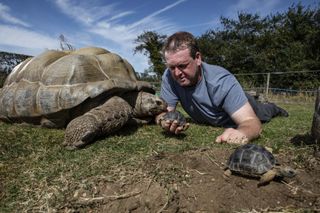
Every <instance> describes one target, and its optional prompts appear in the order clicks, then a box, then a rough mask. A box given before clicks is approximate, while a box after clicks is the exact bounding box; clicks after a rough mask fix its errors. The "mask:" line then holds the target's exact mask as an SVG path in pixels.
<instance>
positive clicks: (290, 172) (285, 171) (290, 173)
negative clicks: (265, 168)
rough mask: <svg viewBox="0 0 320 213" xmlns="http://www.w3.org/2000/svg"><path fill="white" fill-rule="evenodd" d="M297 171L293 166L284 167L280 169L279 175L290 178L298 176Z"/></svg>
mask: <svg viewBox="0 0 320 213" xmlns="http://www.w3.org/2000/svg"><path fill="white" fill-rule="evenodd" d="M296 174H297V172H296V171H295V170H294V169H293V168H291V167H288V166H286V167H283V168H280V169H279V174H278V175H279V176H281V177H288V178H292V177H294V176H296Z"/></svg>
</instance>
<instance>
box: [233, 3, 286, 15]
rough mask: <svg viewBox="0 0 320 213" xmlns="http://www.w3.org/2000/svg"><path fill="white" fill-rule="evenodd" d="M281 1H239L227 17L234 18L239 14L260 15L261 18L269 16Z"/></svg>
mask: <svg viewBox="0 0 320 213" xmlns="http://www.w3.org/2000/svg"><path fill="white" fill-rule="evenodd" d="M280 1H281V0H239V1H238V2H237V3H236V4H234V5H232V6H231V7H230V8H229V9H228V12H227V16H229V17H234V16H236V15H237V13H238V12H250V13H258V14H259V15H261V16H265V15H269V14H270V13H271V12H272V11H274V9H275V8H276V7H277V5H278V4H279V3H280Z"/></svg>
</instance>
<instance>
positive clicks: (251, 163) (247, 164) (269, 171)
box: [224, 144, 296, 186]
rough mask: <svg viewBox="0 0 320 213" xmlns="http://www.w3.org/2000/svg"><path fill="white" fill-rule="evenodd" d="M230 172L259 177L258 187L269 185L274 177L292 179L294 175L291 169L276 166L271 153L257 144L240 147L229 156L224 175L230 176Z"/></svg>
mask: <svg viewBox="0 0 320 213" xmlns="http://www.w3.org/2000/svg"><path fill="white" fill-rule="evenodd" d="M232 172H235V173H239V174H241V175H245V176H251V177H260V182H259V184H258V186H262V185H265V184H267V183H269V182H270V181H271V180H273V179H274V178H275V177H276V176H279V177H294V176H295V174H296V172H295V171H294V170H293V169H292V168H290V167H280V166H279V165H278V164H276V159H275V158H274V156H273V155H272V153H271V152H269V151H268V150H267V149H266V148H264V147H263V146H260V145H257V144H245V145H242V146H240V147H238V148H237V149H236V150H235V151H234V152H233V153H232V154H231V155H230V158H229V160H228V163H227V168H226V171H225V173H224V174H225V175H226V176H230V175H231V174H232Z"/></svg>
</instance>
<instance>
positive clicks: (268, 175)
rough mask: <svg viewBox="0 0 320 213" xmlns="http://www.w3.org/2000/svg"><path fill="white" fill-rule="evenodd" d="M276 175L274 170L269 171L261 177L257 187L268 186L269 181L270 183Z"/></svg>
mask: <svg viewBox="0 0 320 213" xmlns="http://www.w3.org/2000/svg"><path fill="white" fill-rule="evenodd" d="M276 175H277V171H276V170H275V169H271V170H269V171H267V172H266V173H264V174H263V175H262V176H261V178H260V181H259V183H258V186H264V185H266V184H268V183H269V182H270V181H272V180H273V179H274V178H275V176H276Z"/></svg>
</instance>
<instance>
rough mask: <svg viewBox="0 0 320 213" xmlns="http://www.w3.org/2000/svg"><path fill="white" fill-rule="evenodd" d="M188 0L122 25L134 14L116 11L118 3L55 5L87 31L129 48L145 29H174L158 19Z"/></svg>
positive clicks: (64, 1) (68, 0) (66, 1)
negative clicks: (121, 21) (126, 18)
mask: <svg viewBox="0 0 320 213" xmlns="http://www.w3.org/2000/svg"><path fill="white" fill-rule="evenodd" d="M185 1H186V0H178V1H176V2H174V3H172V4H170V5H167V6H165V7H164V8H161V9H159V10H157V11H155V12H153V13H151V14H150V15H147V16H145V17H143V18H142V19H140V20H137V21H134V22H132V23H131V24H121V23H120V21H119V22H117V21H116V20H121V19H123V18H124V17H127V16H129V15H131V14H133V13H135V12H134V11H130V10H129V11H122V10H120V9H118V8H117V5H116V4H110V5H103V6H99V7H98V6H94V5H92V4H88V3H86V4H83V3H78V1H72V0H57V1H56V5H57V6H58V7H59V8H60V9H61V11H62V12H63V13H65V14H66V15H68V16H69V17H71V18H73V19H75V20H76V21H78V22H80V23H82V24H83V25H84V26H85V27H86V30H87V31H88V32H90V33H94V34H98V35H100V36H102V37H103V38H105V39H108V40H111V41H113V42H116V43H118V45H120V46H127V47H128V46H130V48H131V47H132V45H133V44H132V41H133V39H135V38H136V37H137V36H138V35H139V34H140V33H142V32H143V31H144V30H157V31H160V32H169V31H171V30H172V29H174V24H172V23H170V22H169V21H168V20H167V19H162V18H160V17H158V16H159V15H160V14H161V13H164V12H165V11H168V10H170V9H172V8H173V7H176V6H177V5H179V4H181V3H182V2H185ZM70 8H72V10H71V9H70ZM79 14H81V16H79ZM130 44H131V45H130Z"/></svg>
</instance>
